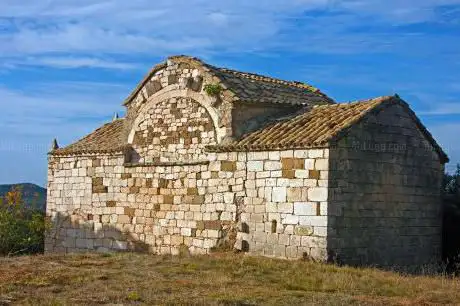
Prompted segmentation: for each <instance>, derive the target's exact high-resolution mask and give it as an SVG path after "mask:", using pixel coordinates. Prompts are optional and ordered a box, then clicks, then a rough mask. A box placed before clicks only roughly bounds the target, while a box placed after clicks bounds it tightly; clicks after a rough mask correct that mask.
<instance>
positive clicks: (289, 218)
mask: <svg viewBox="0 0 460 306" xmlns="http://www.w3.org/2000/svg"><path fill="white" fill-rule="evenodd" d="M281 223H282V224H283V225H288V224H292V225H296V224H298V223H299V216H296V215H284V214H283V215H281Z"/></svg>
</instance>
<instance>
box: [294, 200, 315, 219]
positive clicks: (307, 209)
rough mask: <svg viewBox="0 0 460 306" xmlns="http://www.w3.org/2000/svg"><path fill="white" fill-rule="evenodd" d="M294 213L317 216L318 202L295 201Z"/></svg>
mask: <svg viewBox="0 0 460 306" xmlns="http://www.w3.org/2000/svg"><path fill="white" fill-rule="evenodd" d="M294 214H295V215H298V216H316V203H311V202H295V203H294Z"/></svg>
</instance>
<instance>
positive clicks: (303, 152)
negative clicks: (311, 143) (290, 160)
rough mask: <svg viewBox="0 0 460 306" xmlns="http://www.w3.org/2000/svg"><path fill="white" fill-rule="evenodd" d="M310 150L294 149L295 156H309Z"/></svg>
mask: <svg viewBox="0 0 460 306" xmlns="http://www.w3.org/2000/svg"><path fill="white" fill-rule="evenodd" d="M308 152H309V150H294V157H295V158H308Z"/></svg>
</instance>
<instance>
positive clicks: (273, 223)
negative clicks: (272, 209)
mask: <svg viewBox="0 0 460 306" xmlns="http://www.w3.org/2000/svg"><path fill="white" fill-rule="evenodd" d="M276 225H277V222H276V220H272V233H276Z"/></svg>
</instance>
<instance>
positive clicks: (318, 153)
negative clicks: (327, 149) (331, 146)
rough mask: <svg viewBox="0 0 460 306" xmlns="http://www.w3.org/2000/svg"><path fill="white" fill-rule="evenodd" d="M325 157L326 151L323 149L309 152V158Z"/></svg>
mask: <svg viewBox="0 0 460 306" xmlns="http://www.w3.org/2000/svg"><path fill="white" fill-rule="evenodd" d="M323 156H324V151H323V149H315V150H309V151H308V157H309V158H320V157H323Z"/></svg>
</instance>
